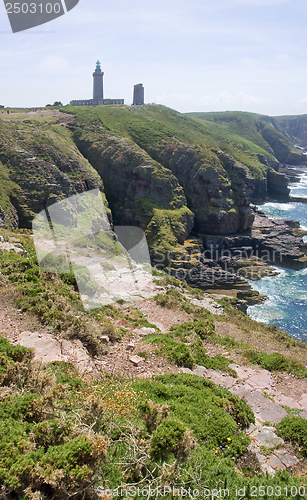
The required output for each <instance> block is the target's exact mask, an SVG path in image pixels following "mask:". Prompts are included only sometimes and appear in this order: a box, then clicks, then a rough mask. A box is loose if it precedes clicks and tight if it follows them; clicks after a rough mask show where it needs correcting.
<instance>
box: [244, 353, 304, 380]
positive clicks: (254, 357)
mask: <svg viewBox="0 0 307 500" xmlns="http://www.w3.org/2000/svg"><path fill="white" fill-rule="evenodd" d="M244 356H245V357H246V358H247V359H248V360H249V361H250V362H251V363H253V364H255V365H259V366H261V368H264V369H265V370H269V371H270V372H280V371H281V372H287V373H291V374H292V375H295V376H296V377H297V378H306V377H307V368H306V367H305V366H304V365H303V364H302V363H300V362H299V361H294V360H293V359H291V358H289V357H287V356H284V355H283V354H280V353H277V352H276V353H267V352H263V351H256V350H254V349H250V350H247V351H245V353H244Z"/></svg>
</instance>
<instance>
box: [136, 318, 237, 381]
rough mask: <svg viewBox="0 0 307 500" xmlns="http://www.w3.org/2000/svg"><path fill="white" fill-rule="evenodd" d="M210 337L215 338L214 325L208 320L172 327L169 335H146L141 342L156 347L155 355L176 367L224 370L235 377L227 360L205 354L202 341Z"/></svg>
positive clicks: (222, 357) (219, 356)
mask: <svg viewBox="0 0 307 500" xmlns="http://www.w3.org/2000/svg"><path fill="white" fill-rule="evenodd" d="M209 315H210V313H209ZM210 316H211V315H210ZM211 336H212V337H213V338H215V334H214V324H213V322H212V320H211V319H210V318H209V319H207V320H204V319H203V320H194V321H190V322H186V323H182V324H181V325H178V326H172V327H171V328H170V331H169V333H166V334H156V335H147V336H146V337H144V338H143V339H142V340H143V342H148V343H151V344H156V345H158V349H157V350H156V354H160V355H163V356H166V358H167V359H168V360H169V361H172V362H174V363H176V364H177V365H178V366H185V367H187V368H193V366H195V365H201V366H204V367H205V368H213V369H215V370H225V371H227V372H228V373H229V374H231V375H233V376H235V377H236V372H235V371H234V370H232V369H231V368H229V366H228V365H229V363H230V361H229V360H228V359H227V358H225V357H224V356H221V355H217V356H214V357H209V356H208V355H207V354H206V349H205V348H204V346H203V342H202V340H203V339H208V338H209V339H210V338H211Z"/></svg>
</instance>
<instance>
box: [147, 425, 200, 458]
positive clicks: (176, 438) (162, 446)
mask: <svg viewBox="0 0 307 500" xmlns="http://www.w3.org/2000/svg"><path fill="white" fill-rule="evenodd" d="M195 447H196V440H195V439H194V438H193V434H192V433H191V432H189V431H188V428H187V427H186V426H185V425H184V424H183V423H182V422H180V421H179V420H176V419H174V418H167V419H165V420H163V421H162V423H161V424H160V425H159V426H158V427H157V429H156V430H155V431H154V432H153V434H152V437H151V441H150V455H151V457H152V459H153V460H165V459H166V458H167V457H169V456H170V455H172V454H173V455H174V456H175V458H176V459H177V460H187V458H188V456H189V453H190V451H191V450H192V449H193V448H195Z"/></svg>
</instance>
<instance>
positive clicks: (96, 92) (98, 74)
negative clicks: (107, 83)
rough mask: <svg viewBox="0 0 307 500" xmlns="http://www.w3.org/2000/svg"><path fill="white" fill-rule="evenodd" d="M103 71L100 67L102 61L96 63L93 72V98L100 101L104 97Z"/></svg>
mask: <svg viewBox="0 0 307 500" xmlns="http://www.w3.org/2000/svg"><path fill="white" fill-rule="evenodd" d="M103 75H104V73H103V71H101V68H100V61H97V63H96V69H95V71H94V73H93V78H94V85H93V99H94V101H98V100H99V99H103Z"/></svg>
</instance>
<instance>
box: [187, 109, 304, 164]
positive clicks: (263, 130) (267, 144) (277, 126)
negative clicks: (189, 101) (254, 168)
mask: <svg viewBox="0 0 307 500" xmlns="http://www.w3.org/2000/svg"><path fill="white" fill-rule="evenodd" d="M187 116H189V117H193V118H195V119H199V120H205V121H206V122H207V121H209V122H212V123H215V124H217V125H219V126H221V127H223V128H224V129H225V130H228V131H229V132H231V133H232V134H235V135H237V136H239V137H240V138H241V140H242V138H245V139H246V145H249V146H250V145H251V143H252V144H254V145H257V146H259V148H261V149H263V150H265V151H266V154H265V157H266V158H267V159H269V160H273V159H274V156H275V157H276V158H277V160H279V161H284V162H287V160H288V161H289V160H290V163H291V158H292V157H293V155H294V156H295V155H297V152H296V150H295V149H294V147H293V146H292V144H291V142H290V140H289V139H288V130H287V127H286V126H285V127H284V126H283V120H282V117H279V118H278V117H277V119H276V118H275V117H274V118H271V117H268V116H264V115H259V114H256V113H247V112H240V111H226V112H215V113H188V114H187ZM254 151H255V152H256V150H254ZM259 153H260V151H258V154H259ZM260 154H261V153H260Z"/></svg>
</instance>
